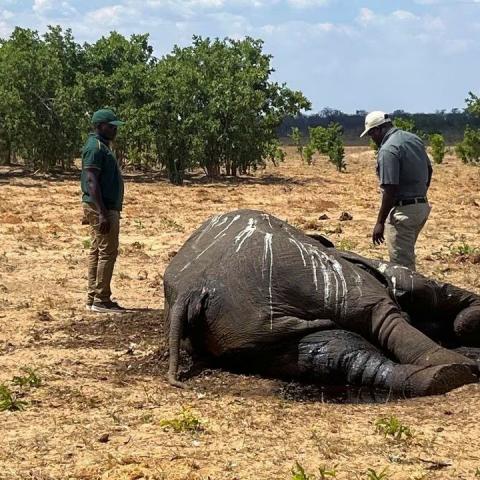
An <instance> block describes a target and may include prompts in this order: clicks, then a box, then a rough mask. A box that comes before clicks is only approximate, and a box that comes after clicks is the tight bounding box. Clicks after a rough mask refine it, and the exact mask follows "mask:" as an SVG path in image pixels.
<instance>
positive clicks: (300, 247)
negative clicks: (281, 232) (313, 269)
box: [288, 238, 307, 267]
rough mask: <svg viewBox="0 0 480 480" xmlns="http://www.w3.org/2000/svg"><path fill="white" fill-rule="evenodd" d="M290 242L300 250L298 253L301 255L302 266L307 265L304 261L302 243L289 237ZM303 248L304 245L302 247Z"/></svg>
mask: <svg viewBox="0 0 480 480" xmlns="http://www.w3.org/2000/svg"><path fill="white" fill-rule="evenodd" d="M288 240H289V242H290V243H293V244H294V245H295V246H296V247H297V248H298V251H299V252H300V255H301V256H302V262H303V266H304V267H306V266H307V262H306V261H305V255H304V254H303V249H302V247H303V245H302V244H301V243H300V242H299V241H298V240H296V239H295V238H289V239H288ZM303 248H305V247H303Z"/></svg>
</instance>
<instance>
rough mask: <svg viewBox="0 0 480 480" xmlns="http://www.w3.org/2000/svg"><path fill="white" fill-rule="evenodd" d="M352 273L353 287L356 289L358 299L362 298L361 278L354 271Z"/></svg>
mask: <svg viewBox="0 0 480 480" xmlns="http://www.w3.org/2000/svg"><path fill="white" fill-rule="evenodd" d="M353 273H354V274H355V286H356V287H357V288H358V295H359V296H360V297H363V291H362V287H361V285H362V277H361V276H360V275H359V273H358V272H357V271H356V270H354V271H353Z"/></svg>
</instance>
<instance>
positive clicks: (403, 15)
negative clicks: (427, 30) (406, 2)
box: [392, 10, 418, 20]
mask: <svg viewBox="0 0 480 480" xmlns="http://www.w3.org/2000/svg"><path fill="white" fill-rule="evenodd" d="M392 18H395V19H396V20H417V19H418V17H417V16H416V15H414V14H413V13H412V12H408V11H407V10H395V11H394V12H393V13H392Z"/></svg>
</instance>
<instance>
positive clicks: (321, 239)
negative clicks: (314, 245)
mask: <svg viewBox="0 0 480 480" xmlns="http://www.w3.org/2000/svg"><path fill="white" fill-rule="evenodd" d="M305 235H306V236H307V237H310V238H313V239H314V240H316V241H317V242H320V243H321V244H322V245H323V246H324V247H326V248H335V245H334V244H333V243H332V242H331V241H330V240H329V239H328V238H325V237H324V236H323V235H320V234H319V233H317V232H305Z"/></svg>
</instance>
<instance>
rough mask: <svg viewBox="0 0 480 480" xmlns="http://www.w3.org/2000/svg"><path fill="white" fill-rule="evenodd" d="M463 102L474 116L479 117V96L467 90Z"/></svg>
mask: <svg viewBox="0 0 480 480" xmlns="http://www.w3.org/2000/svg"><path fill="white" fill-rule="evenodd" d="M465 102H466V104H467V111H468V112H469V113H470V114H472V115H474V116H476V117H480V97H478V96H477V95H475V94H474V93H473V92H468V98H466V99H465Z"/></svg>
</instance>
